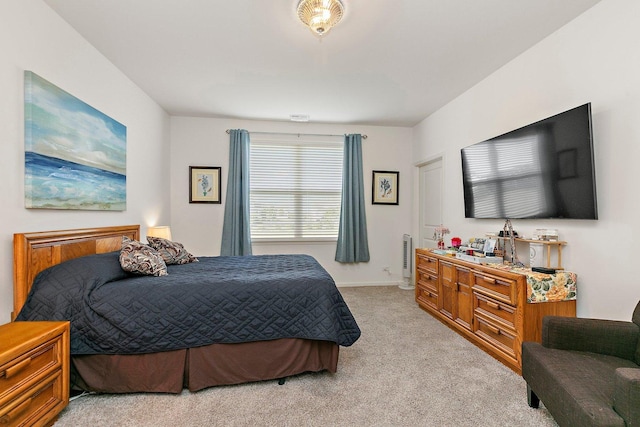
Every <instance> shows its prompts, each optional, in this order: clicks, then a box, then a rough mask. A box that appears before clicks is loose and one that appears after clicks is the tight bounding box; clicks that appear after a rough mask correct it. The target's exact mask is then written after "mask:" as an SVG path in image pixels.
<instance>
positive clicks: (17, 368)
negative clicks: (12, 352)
mask: <svg viewBox="0 0 640 427" xmlns="http://www.w3.org/2000/svg"><path fill="white" fill-rule="evenodd" d="M30 364H31V358H28V359H25V360H23V361H22V362H20V363H16V364H15V365H13V366H12V367H10V368H7V369H6V370H5V371H4V376H5V378H7V379H9V378H11V377H12V376H14V375H15V374H17V373H18V372H20V371H22V370H23V369H24V368H26V367H27V366H29V365H30Z"/></svg>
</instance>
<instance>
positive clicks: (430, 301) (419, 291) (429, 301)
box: [416, 283, 438, 310]
mask: <svg viewBox="0 0 640 427" xmlns="http://www.w3.org/2000/svg"><path fill="white" fill-rule="evenodd" d="M416 300H418V301H419V302H422V303H423V304H425V305H428V306H430V307H432V308H433V309H435V310H437V309H438V292H436V291H434V290H432V289H430V288H427V287H425V286H423V285H421V284H420V283H418V285H417V286H416Z"/></svg>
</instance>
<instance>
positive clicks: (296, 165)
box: [250, 140, 343, 241]
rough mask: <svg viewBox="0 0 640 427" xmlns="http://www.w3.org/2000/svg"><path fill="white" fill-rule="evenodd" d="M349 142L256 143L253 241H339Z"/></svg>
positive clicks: (252, 179) (253, 143) (252, 177)
mask: <svg viewBox="0 0 640 427" xmlns="http://www.w3.org/2000/svg"><path fill="white" fill-rule="evenodd" d="M342 157H343V143H342V142H340V143H335V142H326V141H325V142H304V141H295V142H289V141H284V142H280V141H278V142H274V141H259V140H258V141H253V140H252V141H251V165H250V171H251V172H250V174H251V175H250V205H251V239H252V240H253V239H255V240H260V239H264V240H286V241H291V240H336V239H337V238H338V226H339V220H340V196H341V192H342Z"/></svg>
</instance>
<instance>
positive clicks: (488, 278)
mask: <svg viewBox="0 0 640 427" xmlns="http://www.w3.org/2000/svg"><path fill="white" fill-rule="evenodd" d="M473 290H474V291H476V292H480V293H483V294H485V295H487V296H490V297H492V298H495V299H497V300H499V301H502V302H506V303H507V304H511V305H515V304H516V293H517V285H516V282H515V281H513V280H510V279H505V278H501V277H498V276H493V275H491V274H486V273H481V272H474V273H473Z"/></svg>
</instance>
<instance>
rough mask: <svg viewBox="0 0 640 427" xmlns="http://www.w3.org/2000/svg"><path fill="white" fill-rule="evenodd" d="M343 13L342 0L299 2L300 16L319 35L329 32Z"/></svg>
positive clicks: (305, 0)
mask: <svg viewBox="0 0 640 427" xmlns="http://www.w3.org/2000/svg"><path fill="white" fill-rule="evenodd" d="M343 14H344V6H343V5H342V2H341V1H340V0H300V2H299V3H298V18H300V20H301V21H302V23H303V24H305V25H306V26H307V27H309V29H310V30H311V32H312V33H313V34H316V35H318V36H323V35H324V34H327V33H328V32H329V30H330V29H331V28H332V27H333V26H335V25H336V24H337V23H338V22H340V19H342V15H343Z"/></svg>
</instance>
